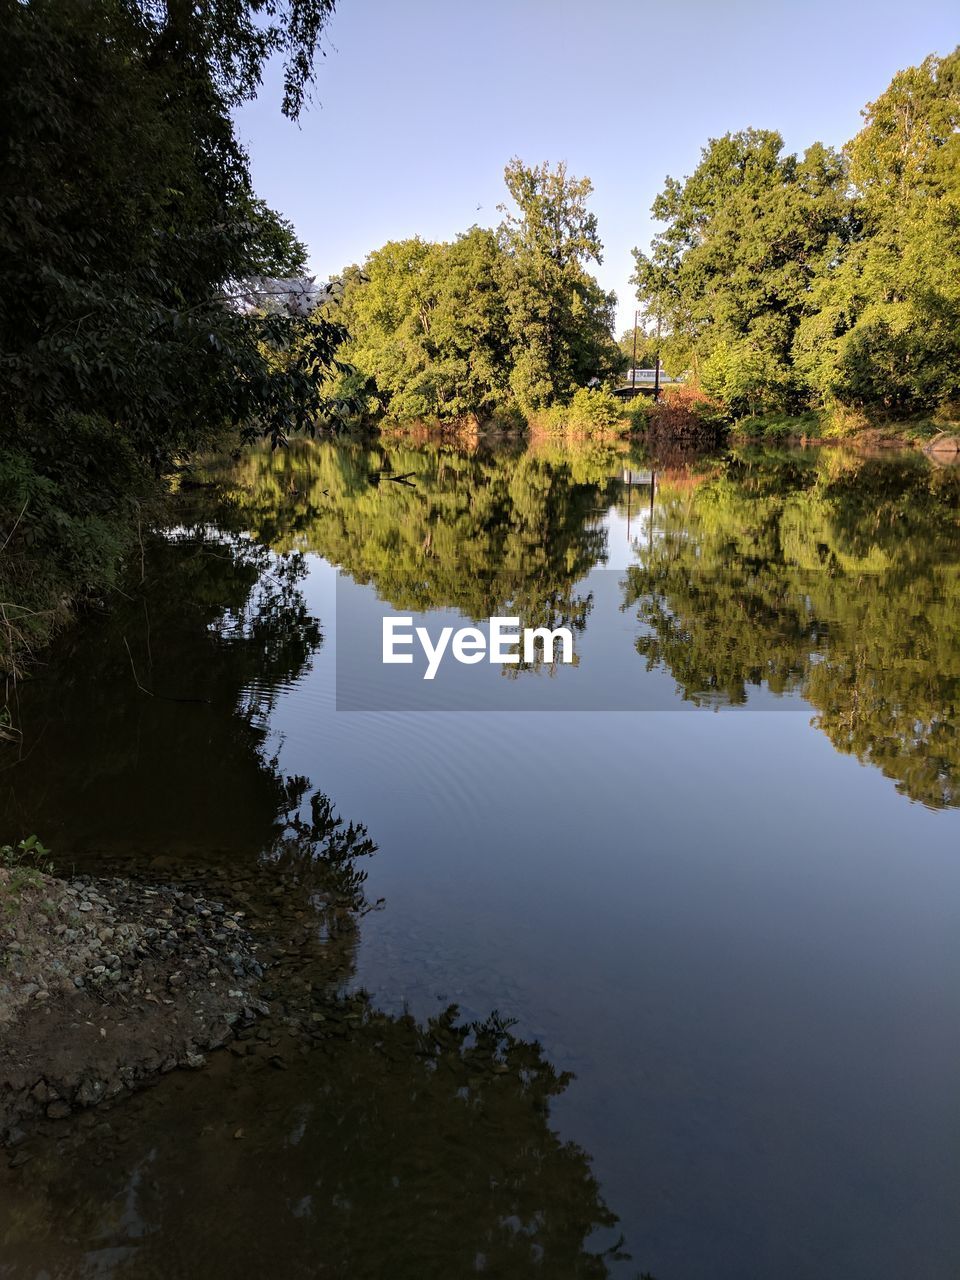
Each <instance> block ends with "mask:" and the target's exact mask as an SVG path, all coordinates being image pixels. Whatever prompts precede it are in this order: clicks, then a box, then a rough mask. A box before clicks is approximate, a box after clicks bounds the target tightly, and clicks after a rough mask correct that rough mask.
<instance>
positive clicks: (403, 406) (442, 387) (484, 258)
mask: <svg viewBox="0 0 960 1280" xmlns="http://www.w3.org/2000/svg"><path fill="white" fill-rule="evenodd" d="M498 259H499V249H498V246H497V241H496V238H495V236H494V234H493V232H491V231H486V230H483V229H482V228H480V227H472V228H471V229H470V230H469V231H467V232H465V233H464V234H463V235H461V236H459V237H458V238H457V239H456V240H455V241H454V242H453V243H452V244H430V243H427V242H426V241H423V240H420V239H419V238H416V239H412V240H401V241H391V242H390V243H388V244H385V245H384V246H383V248H382V249H378V250H376V251H375V252H374V253H372V254H371V255H370V256H369V257H368V258H367V260H366V262H365V263H364V265H363V268H362V270H360V269H356V268H354V269H352V270H351V271H349V272H346V273H344V292H343V297H342V301H341V302H340V303H339V304H334V306H333V308H332V309H331V310H330V314H331V315H338V316H339V318H340V319H341V320H342V322H343V323H344V324H345V325H346V326H347V327H348V328H349V330H350V334H351V341H350V343H349V345H348V346H347V347H346V348H345V350H344V355H345V356H346V358H347V359H349V361H350V362H351V365H352V366H354V367H355V368H356V370H357V371H358V373H359V374H360V375H361V376H362V377H363V378H365V379H367V380H372V383H373V384H374V385H375V387H376V390H377V392H378V393H379V396H380V398H381V403H382V405H383V407H384V409H385V410H386V412H387V414H388V415H389V416H390V417H392V418H397V419H401V420H403V419H415V418H439V419H441V420H444V419H457V418H462V417H464V416H466V415H468V414H478V415H479V414H488V413H493V412H495V411H496V410H497V409H498V408H499V407H501V406H502V405H503V404H504V403H505V401H506V400H507V398H508V387H507V374H508V369H509V350H508V347H507V342H506V325H505V315H504V306H503V300H502V296H501V294H500V291H499V288H498V284H497V273H498ZM347 376H348V378H350V377H355V376H356V375H351V374H348V375H347Z"/></svg>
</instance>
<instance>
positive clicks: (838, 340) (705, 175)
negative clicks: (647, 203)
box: [633, 50, 960, 416]
mask: <svg viewBox="0 0 960 1280" xmlns="http://www.w3.org/2000/svg"><path fill="white" fill-rule="evenodd" d="M864 114H865V116H866V125H865V127H864V129H863V130H862V131H861V132H860V133H859V134H858V135H857V137H856V138H855V139H854V140H853V141H852V142H851V143H850V144H849V146H848V147H847V148H846V151H845V153H844V154H843V155H838V154H837V153H836V152H834V151H832V150H831V149H830V148H828V147H824V146H822V145H821V144H820V143H816V144H814V145H813V146H812V147H810V148H809V149H808V150H807V151H806V152H805V154H804V155H803V156H802V157H798V156H795V155H785V154H783V140H782V138H781V137H780V135H779V134H778V133H775V132H772V131H769V130H757V129H747V130H744V131H743V132H741V133H735V134H726V135H725V136H724V137H722V138H717V139H712V140H711V141H710V142H709V143H708V145H707V146H706V147H705V148H704V150H703V153H702V158H701V161H700V164H699V165H698V166H697V168H696V170H695V171H694V173H693V174H691V175H690V176H689V177H688V178H686V179H685V180H684V181H683V182H682V183H681V182H678V181H676V180H675V179H672V178H668V179H667V181H666V185H665V187H664V190H663V191H662V192H661V193H660V195H659V196H658V197H657V199H656V200H655V202H654V205H653V213H654V216H655V217H657V218H658V219H660V220H661V221H662V222H664V223H665V224H666V226H665V228H664V230H663V231H662V232H660V233H659V235H657V237H656V238H655V240H654V242H653V246H652V251H651V253H650V254H649V255H647V254H644V253H641V252H640V251H639V250H635V251H634V256H635V259H636V272H635V275H634V277H633V280H634V283H635V284H636V286H637V296H638V297H639V298H640V299H641V301H643V302H644V303H645V304H646V307H647V309H648V312H650V313H658V314H661V315H662V317H663V321H664V324H665V326H666V328H667V331H668V336H667V338H666V340H665V344H664V345H665V352H666V357H667V360H668V362H669V363H670V364H671V367H672V368H675V369H681V368H684V367H687V368H689V369H691V370H692V371H693V372H694V373H695V374H697V375H699V377H700V379H701V380H702V382H703V385H704V388H705V389H706V390H707V391H709V392H710V393H711V394H714V395H718V396H720V397H721V398H723V399H724V401H725V402H726V403H727V405H728V406H729V408H730V409H731V410H732V411H733V413H734V414H735V415H737V416H739V415H742V414H746V413H769V412H782V411H788V412H798V411H801V410H803V409H804V408H808V407H810V406H811V404H814V403H820V404H827V405H831V404H834V405H836V404H839V405H845V406H852V407H856V408H865V409H872V410H879V411H882V412H892V413H897V414H900V415H903V414H905V413H909V412H914V411H919V410H925V409H932V408H935V407H936V406H938V405H944V404H947V403H949V402H950V401H951V400H952V399H955V398H957V397H958V396H960V270H958V263H960V134H958V127H960V50H958V51H956V52H954V53H953V54H950V55H949V57H947V58H942V59H940V58H935V57H931V58H927V59H926V61H925V62H924V63H923V64H922V65H921V66H919V67H912V68H909V69H908V70H907V71H903V72H900V73H899V74H898V75H897V76H896V77H895V78H894V80H893V83H892V84H891V86H890V88H889V89H888V90H887V91H886V92H885V93H884V94H883V95H881V97H880V98H878V99H877V101H876V102H874V103H871V104H870V105H869V106H868V107H867V108H866V110H865V112H864Z"/></svg>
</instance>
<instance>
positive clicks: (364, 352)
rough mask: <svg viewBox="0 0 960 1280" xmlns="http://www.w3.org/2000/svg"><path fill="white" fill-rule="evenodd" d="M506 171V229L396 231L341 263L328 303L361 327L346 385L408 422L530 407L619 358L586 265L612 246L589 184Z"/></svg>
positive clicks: (558, 398)
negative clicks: (438, 233) (338, 286)
mask: <svg viewBox="0 0 960 1280" xmlns="http://www.w3.org/2000/svg"><path fill="white" fill-rule="evenodd" d="M505 180H506V184H507V188H508V190H509V192H510V195H511V197H512V201H513V205H512V206H511V207H509V208H508V207H504V215H505V216H504V220H503V222H502V223H501V224H500V226H499V227H498V228H497V229H496V230H489V229H485V228H481V227H471V228H470V230H469V231H466V232H465V233H464V234H463V235H461V236H459V237H458V238H457V239H456V240H455V241H453V242H452V243H445V244H431V243H427V242H425V241H423V240H420V239H412V240H402V241H391V242H390V243H388V244H385V245H384V246H383V247H382V248H381V249H378V250H376V252H374V253H371V254H370V256H369V257H368V258H367V259H366V261H365V262H364V263H363V266H362V267H351V268H349V269H348V270H347V271H346V272H345V273H344V276H343V290H342V293H341V294H340V298H339V302H338V303H337V304H335V305H331V306H329V307H328V309H327V313H328V314H329V315H330V316H331V317H335V318H338V319H340V320H341V321H342V323H343V324H344V325H345V326H346V327H347V329H348V330H349V332H350V335H351V338H350V342H349V344H348V345H347V346H346V347H345V348H344V355H345V358H346V359H348V360H349V362H350V364H351V365H352V366H353V368H354V372H353V373H351V374H348V375H346V376H345V377H343V378H342V379H340V380H338V382H337V387H338V389H339V390H341V391H342V390H347V391H350V392H352V393H356V392H358V391H365V392H366V394H367V395H368V397H369V404H370V407H371V408H377V409H382V410H383V411H384V412H385V413H386V414H387V416H388V417H390V418H395V419H400V420H404V419H414V418H436V419H440V420H454V419H458V418H463V417H466V416H468V415H471V414H472V415H476V416H478V417H483V416H489V415H494V414H506V413H509V412H512V411H519V412H520V413H523V414H526V415H529V414H533V413H537V412H539V411H541V410H543V409H547V408H549V407H550V406H551V405H554V404H567V403H568V402H569V401H570V400H571V398H572V397H573V395H574V393H575V392H576V390H577V388H578V387H583V386H585V385H586V384H587V383H588V382H590V381H591V380H592V379H597V380H599V381H603V380H604V379H607V378H609V377H611V376H612V375H613V374H614V373H615V372H616V371H617V370H618V369H619V368H620V367H621V366H622V357H621V354H620V352H619V351H618V349H617V347H616V344H615V343H614V341H613V338H612V336H611V332H612V310H613V304H614V298H613V295H611V294H607V293H604V292H603V290H601V288H600V286H599V285H598V284H597V282H596V280H594V278H593V277H592V276H591V275H590V274H589V272H588V271H587V269H586V267H587V264H588V263H589V262H590V261H598V262H599V261H600V255H601V252H602V246H601V244H600V240H599V238H598V235H597V224H596V218H595V216H594V215H593V214H591V213H589V212H588V210H587V198H588V196H589V194H590V191H591V185H590V182H589V181H588V180H587V179H585V178H581V179H577V178H573V177H571V176H569V175H568V174H567V172H566V168H565V166H564V165H562V164H561V165H559V166H557V167H556V168H555V169H550V168H548V167H547V166H546V165H540V166H537V167H534V168H529V167H527V166H525V165H523V164H522V163H521V162H520V161H519V160H513V161H511V162H510V164H509V165H507V167H506V170H505Z"/></svg>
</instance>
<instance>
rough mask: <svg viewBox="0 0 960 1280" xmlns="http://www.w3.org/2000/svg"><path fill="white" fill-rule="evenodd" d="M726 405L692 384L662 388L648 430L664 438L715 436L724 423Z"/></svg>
mask: <svg viewBox="0 0 960 1280" xmlns="http://www.w3.org/2000/svg"><path fill="white" fill-rule="evenodd" d="M727 423H728V414H727V410H726V408H725V407H724V406H723V405H722V404H721V403H720V402H719V401H718V400H714V399H713V398H712V397H711V396H709V395H707V393H706V392H705V391H703V390H702V389H701V388H700V387H698V386H696V385H695V384H694V383H690V382H682V383H674V384H673V385H672V386H668V387H664V389H663V391H662V392H661V394H660V400H659V401H658V403H657V404H656V405H655V407H654V410H653V413H652V415H651V418H650V429H651V431H652V432H655V433H656V434H657V435H660V436H664V437H678V436H697V435H716V434H719V432H720V431H721V430H722V429H723V428H724V427H725V426H726V425H727Z"/></svg>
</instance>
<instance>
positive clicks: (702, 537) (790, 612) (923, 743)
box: [625, 452, 960, 808]
mask: <svg viewBox="0 0 960 1280" xmlns="http://www.w3.org/2000/svg"><path fill="white" fill-rule="evenodd" d="M699 479H700V483H697V484H693V485H691V484H689V483H687V484H671V483H669V482H667V483H664V484H662V486H661V491H660V501H659V503H658V505H657V507H656V512H655V532H654V537H653V539H652V540H651V542H650V543H649V545H647V546H645V547H644V548H642V553H641V564H640V565H639V566H638V567H636V568H633V569H631V570H630V572H629V575H628V582H627V589H626V599H625V603H626V606H627V607H628V608H635V609H636V610H637V613H638V617H639V619H640V620H641V621H642V622H643V623H644V624H645V626H646V629H647V630H646V633H645V634H644V635H642V636H641V637H640V638H639V639H638V641H637V649H638V651H639V653H640V654H641V655H642V656H643V657H644V658H645V659H646V661H647V664H648V666H650V667H653V666H663V667H666V668H668V669H669V670H670V671H671V672H672V674H673V675H674V677H675V678H676V680H677V683H678V686H679V689H680V691H681V694H682V696H683V697H684V698H687V699H689V700H691V701H693V702H695V703H697V704H700V705H721V704H726V705H733V704H737V703H744V702H746V701H747V697H748V691H749V689H750V687H751V686H753V687H757V686H760V685H766V686H767V687H768V688H770V689H772V690H773V691H775V692H778V693H781V692H790V691H797V692H799V693H800V694H802V696H803V697H804V698H805V699H807V700H808V701H809V702H810V703H811V705H812V706H813V707H814V708H815V709H816V711H817V713H818V714H817V716H816V718H815V721H814V723H815V724H816V725H817V726H818V727H819V728H821V729H823V730H824V732H825V733H826V734H827V735H828V737H829V738H830V741H831V742H832V743H833V745H834V746H835V747H836V748H837V749H838V750H840V751H844V752H850V753H852V754H854V755H856V756H857V758H858V759H859V760H860V761H861V762H863V763H866V764H871V765H874V766H876V767H878V768H880V769H882V771H883V772H884V773H885V774H886V775H887V776H888V777H890V778H892V779H893V780H894V781H895V782H896V784H897V788H898V790H900V791H901V792H903V793H904V794H905V795H907V796H909V797H910V798H911V799H914V800H919V801H921V802H923V803H924V804H926V805H929V806H931V807H933V808H943V807H947V806H953V805H957V804H960V579H958V575H957V565H958V556H960V524H958V513H960V474H958V473H957V472H956V471H954V472H946V471H937V470H934V469H932V468H930V467H929V466H928V465H927V464H926V463H925V462H924V460H923V459H922V458H918V457H912V456H911V457H897V458H884V459H869V458H863V457H860V456H850V455H847V454H843V453H839V452H836V453H824V454H821V455H819V456H816V457H812V456H810V455H806V456H800V457H798V456H797V455H789V454H787V455H781V456H776V455H774V456H771V455H764V454H750V453H747V454H745V455H743V456H737V455H734V456H733V457H732V458H730V459H727V460H724V461H722V462H719V463H716V464H714V466H713V467H712V468H711V469H709V470H708V471H707V472H706V473H704V474H702V475H701V476H700V477H699Z"/></svg>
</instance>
